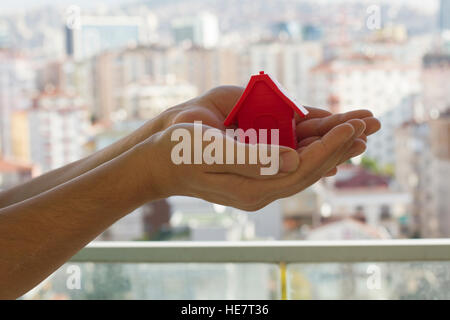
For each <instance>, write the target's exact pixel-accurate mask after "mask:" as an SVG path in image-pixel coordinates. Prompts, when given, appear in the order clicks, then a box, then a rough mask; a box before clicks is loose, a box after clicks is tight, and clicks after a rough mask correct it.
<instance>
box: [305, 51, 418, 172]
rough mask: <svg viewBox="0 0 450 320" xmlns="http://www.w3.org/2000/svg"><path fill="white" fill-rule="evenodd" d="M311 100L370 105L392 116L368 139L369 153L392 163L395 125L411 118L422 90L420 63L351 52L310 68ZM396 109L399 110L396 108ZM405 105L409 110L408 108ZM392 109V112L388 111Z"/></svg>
mask: <svg viewBox="0 0 450 320" xmlns="http://www.w3.org/2000/svg"><path fill="white" fill-rule="evenodd" d="M310 88H311V90H310V94H311V96H310V97H311V102H312V104H313V105H314V106H317V107H325V108H329V109H331V111H333V112H347V111H351V110H355V109H360V108H366V109H370V110H371V111H372V112H373V114H374V115H375V116H376V117H384V118H385V119H389V123H386V126H384V124H383V123H382V128H383V129H382V130H381V131H380V132H378V133H377V134H375V135H373V136H372V137H371V139H370V141H369V146H368V149H367V156H369V157H371V158H373V159H375V160H376V161H377V162H378V163H380V164H382V165H386V164H393V163H394V159H393V157H392V154H393V153H392V150H393V147H394V146H393V139H392V137H393V135H394V131H393V130H394V129H395V126H396V125H398V124H400V123H402V122H404V121H408V120H410V117H411V114H412V113H413V112H412V111H411V110H410V109H413V108H414V103H415V100H414V99H413V98H412V97H414V96H415V95H417V94H418V93H419V92H420V66H419V65H418V64H417V65H416V64H405V63H402V62H398V61H395V60H393V59H391V58H389V57H380V56H374V57H370V56H364V55H352V56H349V57H346V58H336V59H333V60H330V61H326V62H324V63H322V64H320V65H319V66H317V67H315V68H313V69H312V71H311V87H310ZM396 108H399V109H397V110H398V112H395V111H393V110H394V109H396ZM405 109H406V111H405ZM388 113H389V114H388Z"/></svg>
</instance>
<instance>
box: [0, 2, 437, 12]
mask: <svg viewBox="0 0 450 320" xmlns="http://www.w3.org/2000/svg"><path fill="white" fill-rule="evenodd" d="M167 1H170V0H167ZM224 1H226V0H224ZM255 1H258V0H255ZM274 1H276V0H274ZM310 1H311V0H310ZM314 1H315V2H324V3H326V2H331V1H332V2H337V1H340V2H343V1H359V2H367V3H369V4H376V3H380V2H381V3H383V2H384V3H386V2H388V3H391V4H392V3H399V4H401V3H408V4H409V5H411V6H414V7H417V8H420V9H421V10H424V11H426V12H433V11H435V10H436V9H437V7H438V3H439V2H438V0H314ZM2 2H3V3H0V11H2V12H8V11H17V10H20V9H24V8H33V7H39V6H41V5H48V4H55V0H14V1H2ZM127 2H138V0H107V1H106V0H58V1H57V4H58V6H64V5H67V6H69V5H79V6H81V7H95V6H96V5H98V4H107V5H109V6H111V5H117V4H121V3H127Z"/></svg>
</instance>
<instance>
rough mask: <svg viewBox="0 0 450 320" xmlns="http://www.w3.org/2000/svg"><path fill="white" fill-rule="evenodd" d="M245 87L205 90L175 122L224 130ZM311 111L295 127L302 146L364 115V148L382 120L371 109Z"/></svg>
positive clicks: (184, 108)
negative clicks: (198, 123)
mask: <svg viewBox="0 0 450 320" xmlns="http://www.w3.org/2000/svg"><path fill="white" fill-rule="evenodd" d="M243 90H244V89H243V88H242V87H236V86H221V87H217V88H214V89H212V90H210V91H208V92H207V93H206V94H204V95H202V96H200V97H198V98H195V99H193V100H191V101H188V102H187V103H185V104H184V105H182V106H181V107H180V110H179V112H178V113H177V115H176V116H175V117H174V119H173V123H192V122H194V121H201V122H202V123H203V124H205V125H209V126H211V127H215V128H218V129H221V130H224V129H225V126H224V125H223V122H224V120H225V118H226V117H227V116H228V114H229V113H230V111H231V109H232V108H233V107H234V105H235V104H236V102H237V100H238V99H239V97H240V96H241V94H242V92H243ZM306 108H307V109H308V111H309V114H308V115H307V116H306V117H305V118H300V117H298V116H297V115H296V131H297V137H298V141H299V148H302V147H306V146H307V145H309V144H310V143H312V142H313V141H315V140H318V139H320V138H321V137H322V136H324V135H325V134H326V133H327V132H328V131H330V130H331V129H332V128H334V127H335V126H337V125H339V124H341V123H344V122H346V121H348V120H351V119H362V120H363V121H364V122H365V124H366V130H365V132H364V134H363V135H362V136H361V137H360V138H361V139H362V140H363V141H358V143H357V144H359V149H361V150H362V151H363V149H364V148H365V145H363V144H364V141H365V140H366V136H367V135H370V134H372V133H374V132H376V131H378V129H379V128H380V123H379V121H378V120H377V119H375V118H373V115H372V113H371V112H370V111H368V110H356V111H351V112H347V113H343V114H335V115H332V114H331V113H330V112H328V111H326V110H323V109H318V108H312V107H306Z"/></svg>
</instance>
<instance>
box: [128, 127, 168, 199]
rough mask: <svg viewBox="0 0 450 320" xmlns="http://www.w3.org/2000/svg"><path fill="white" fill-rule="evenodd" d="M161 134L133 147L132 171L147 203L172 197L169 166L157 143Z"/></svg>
mask: <svg viewBox="0 0 450 320" xmlns="http://www.w3.org/2000/svg"><path fill="white" fill-rule="evenodd" d="M161 135H162V132H157V133H155V134H153V135H152V136H150V137H149V138H147V139H146V140H144V141H142V142H140V143H139V144H137V145H136V146H135V147H133V150H132V152H133V157H134V158H135V165H134V168H135V169H134V170H135V171H136V174H137V179H138V180H139V184H140V190H141V192H142V193H145V194H146V195H147V200H146V201H147V202H148V201H153V200H158V199H163V198H167V197H170V196H172V195H173V194H172V193H171V191H172V188H170V168H169V167H170V166H169V165H168V164H167V161H166V160H165V159H164V156H165V153H164V151H163V150H160V147H159V146H160V144H159V143H158V141H159V137H160V136H161Z"/></svg>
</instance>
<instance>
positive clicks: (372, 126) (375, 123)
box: [363, 117, 381, 136]
mask: <svg viewBox="0 0 450 320" xmlns="http://www.w3.org/2000/svg"><path fill="white" fill-rule="evenodd" d="M363 120H364V122H365V123H366V131H365V132H364V133H365V134H366V136H370V135H371V134H374V133H375V132H377V131H378V130H380V129H381V122H380V121H379V120H378V119H377V118H374V117H367V118H364V119H363Z"/></svg>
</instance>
